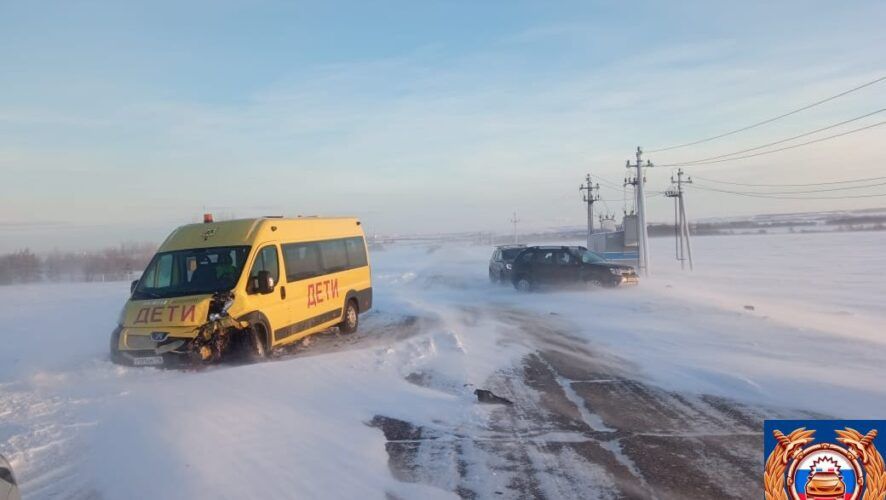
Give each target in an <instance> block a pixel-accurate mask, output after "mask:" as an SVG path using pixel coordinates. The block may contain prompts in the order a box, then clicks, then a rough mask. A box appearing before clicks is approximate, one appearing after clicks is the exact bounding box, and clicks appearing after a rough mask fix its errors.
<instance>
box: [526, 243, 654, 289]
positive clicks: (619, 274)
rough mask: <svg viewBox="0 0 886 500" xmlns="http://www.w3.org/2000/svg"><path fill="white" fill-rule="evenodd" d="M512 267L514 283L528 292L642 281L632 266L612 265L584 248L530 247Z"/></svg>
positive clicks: (607, 285)
mask: <svg viewBox="0 0 886 500" xmlns="http://www.w3.org/2000/svg"><path fill="white" fill-rule="evenodd" d="M512 268H513V269H511V282H512V283H513V284H514V287H515V288H516V289H518V290H521V291H526V292H528V291H530V290H534V289H536V288H538V287H539V286H545V285H565V284H570V283H574V284H587V285H592V286H600V287H616V286H619V285H628V284H636V283H639V281H640V280H639V278H638V277H637V273H636V272H635V271H634V268H633V267H631V266H626V265H623V264H616V263H614V262H609V261H608V260H606V259H605V258H603V256H601V255H600V254H598V253H594V252H591V251H589V250H588V249H587V248H585V247H569V246H535V247H528V248H526V249H524V250H523V251H522V252H520V254H519V255H518V256H517V258H516V259H515V260H514V262H513V264H512Z"/></svg>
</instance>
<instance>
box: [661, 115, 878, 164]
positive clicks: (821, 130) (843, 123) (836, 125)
mask: <svg viewBox="0 0 886 500" xmlns="http://www.w3.org/2000/svg"><path fill="white" fill-rule="evenodd" d="M884 111H886V108H882V109H879V110H877V111H874V112H872V113H867V114H864V115H861V116H859V117H856V118H852V119H849V120H845V121H842V122H840V123H834V124H832V125H828V126H826V127H822V128H818V129H815V130H812V131H810V132H804V133H802V134H800V135H795V136H793V137H788V138H787V139H781V140H779V141H775V142H770V143H768V144H763V145H762V146H755V147H753V148H748V149H742V150H741V151H736V152H734V153H727V154H724V155H717V156H710V157H708V158H700V159H698V160H690V161H685V162H677V163H673V164H670V165H684V166H690V165H692V164H696V163H704V162H707V161H710V160H718V159H720V158H726V157H727V156H735V155H740V154H742V153H748V152H750V151H756V150H758V149H763V148H768V147H770V146H775V145H777V144H783V143H785V142H789V141H793V140H794V139H799V138H801V137H806V136H809V135H813V134H817V133H819V132H824V131H825V130H830V129H832V128H836V127H839V126H841V125H846V124H847V123H852V122H856V121H858V120H861V119H864V118H867V117H869V116H873V115H876V114H878V113H882V112H884ZM662 166H665V167H666V166H669V165H662Z"/></svg>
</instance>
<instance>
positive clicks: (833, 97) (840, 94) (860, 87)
mask: <svg viewBox="0 0 886 500" xmlns="http://www.w3.org/2000/svg"><path fill="white" fill-rule="evenodd" d="M883 80H886V76H881V77H880V78H877V79H876V80H873V81H870V82H867V83H865V84H863V85H859V86H858V87H855V88H851V89H849V90H846V91H844V92H841V93H839V94H837V95H833V96H831V97H828V98H825V99H822V100H820V101H816V102H814V103H812V104H808V105H806V106H803V107H802V108H798V109H795V110H793V111H789V112H787V113H784V114H781V115H778V116H776V117H773V118H769V119H767V120H763V121H761V122H757V123H754V124H752V125H748V126H746V127H742V128H739V129H735V130H730V131H729V132H724V133H722V134H719V135H715V136H712V137H707V138H704V139H699V140H697V141H692V142H687V143H683V144H677V145H674V146H668V147H666V148H658V149H653V150H650V151H647V153H660V152H662V151H670V150H672V149H677V148H684V147H686V146H694V145H696V144H701V143H703V142H708V141H713V140H715V139H720V138H722V137H726V136H729V135H732V134H737V133H739V132H744V131H745V130H750V129H752V128H756V127H759V126H761V125H766V124H767V123H772V122H774V121H776V120H780V119H782V118H785V117H788V116H791V115H795V114H797V113H799V112H801V111H806V110H807V109H810V108H814V107H815V106H818V105H820V104H824V103H826V102H828V101H833V100H834V99H837V98H838V97H843V96H844V95H847V94H851V93H853V92H855V91H858V90H861V89H863V88H865V87H870V86H871V85H874V84H876V83H880V82H882V81H883Z"/></svg>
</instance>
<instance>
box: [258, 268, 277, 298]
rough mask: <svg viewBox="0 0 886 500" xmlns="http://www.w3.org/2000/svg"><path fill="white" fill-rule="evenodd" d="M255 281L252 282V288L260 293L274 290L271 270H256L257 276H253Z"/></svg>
mask: <svg viewBox="0 0 886 500" xmlns="http://www.w3.org/2000/svg"><path fill="white" fill-rule="evenodd" d="M255 281H256V283H254V286H253V289H254V290H255V291H256V292H258V293H261V294H265V293H271V292H273V291H274V278H272V277H271V272H270V271H266V270H262V271H259V272H258V276H256V277H255Z"/></svg>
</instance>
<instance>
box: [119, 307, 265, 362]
mask: <svg viewBox="0 0 886 500" xmlns="http://www.w3.org/2000/svg"><path fill="white" fill-rule="evenodd" d="M249 327H250V326H249V323H248V322H245V321H237V320H235V319H233V318H230V317H228V316H223V317H218V318H215V319H212V320H209V321H208V322H207V323H205V324H204V325H202V326H200V327H199V328H196V329H194V328H168V329H165V330H164V331H158V330H151V329H146V328H126V327H123V326H118V327H117V328H116V329H115V330H114V332H113V333H112V335H111V346H110V347H111V361H113V362H114V363H117V364H121V365H128V366H167V367H178V366H187V365H194V364H200V363H210V362H215V361H219V360H221V359H222V358H223V357H224V355H225V354H226V353H227V352H228V351H229V350H230V348H231V344H232V340H233V338H234V337H235V336H236V335H237V334H239V333H242V332H245V331H246V330H248V329H249Z"/></svg>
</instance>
